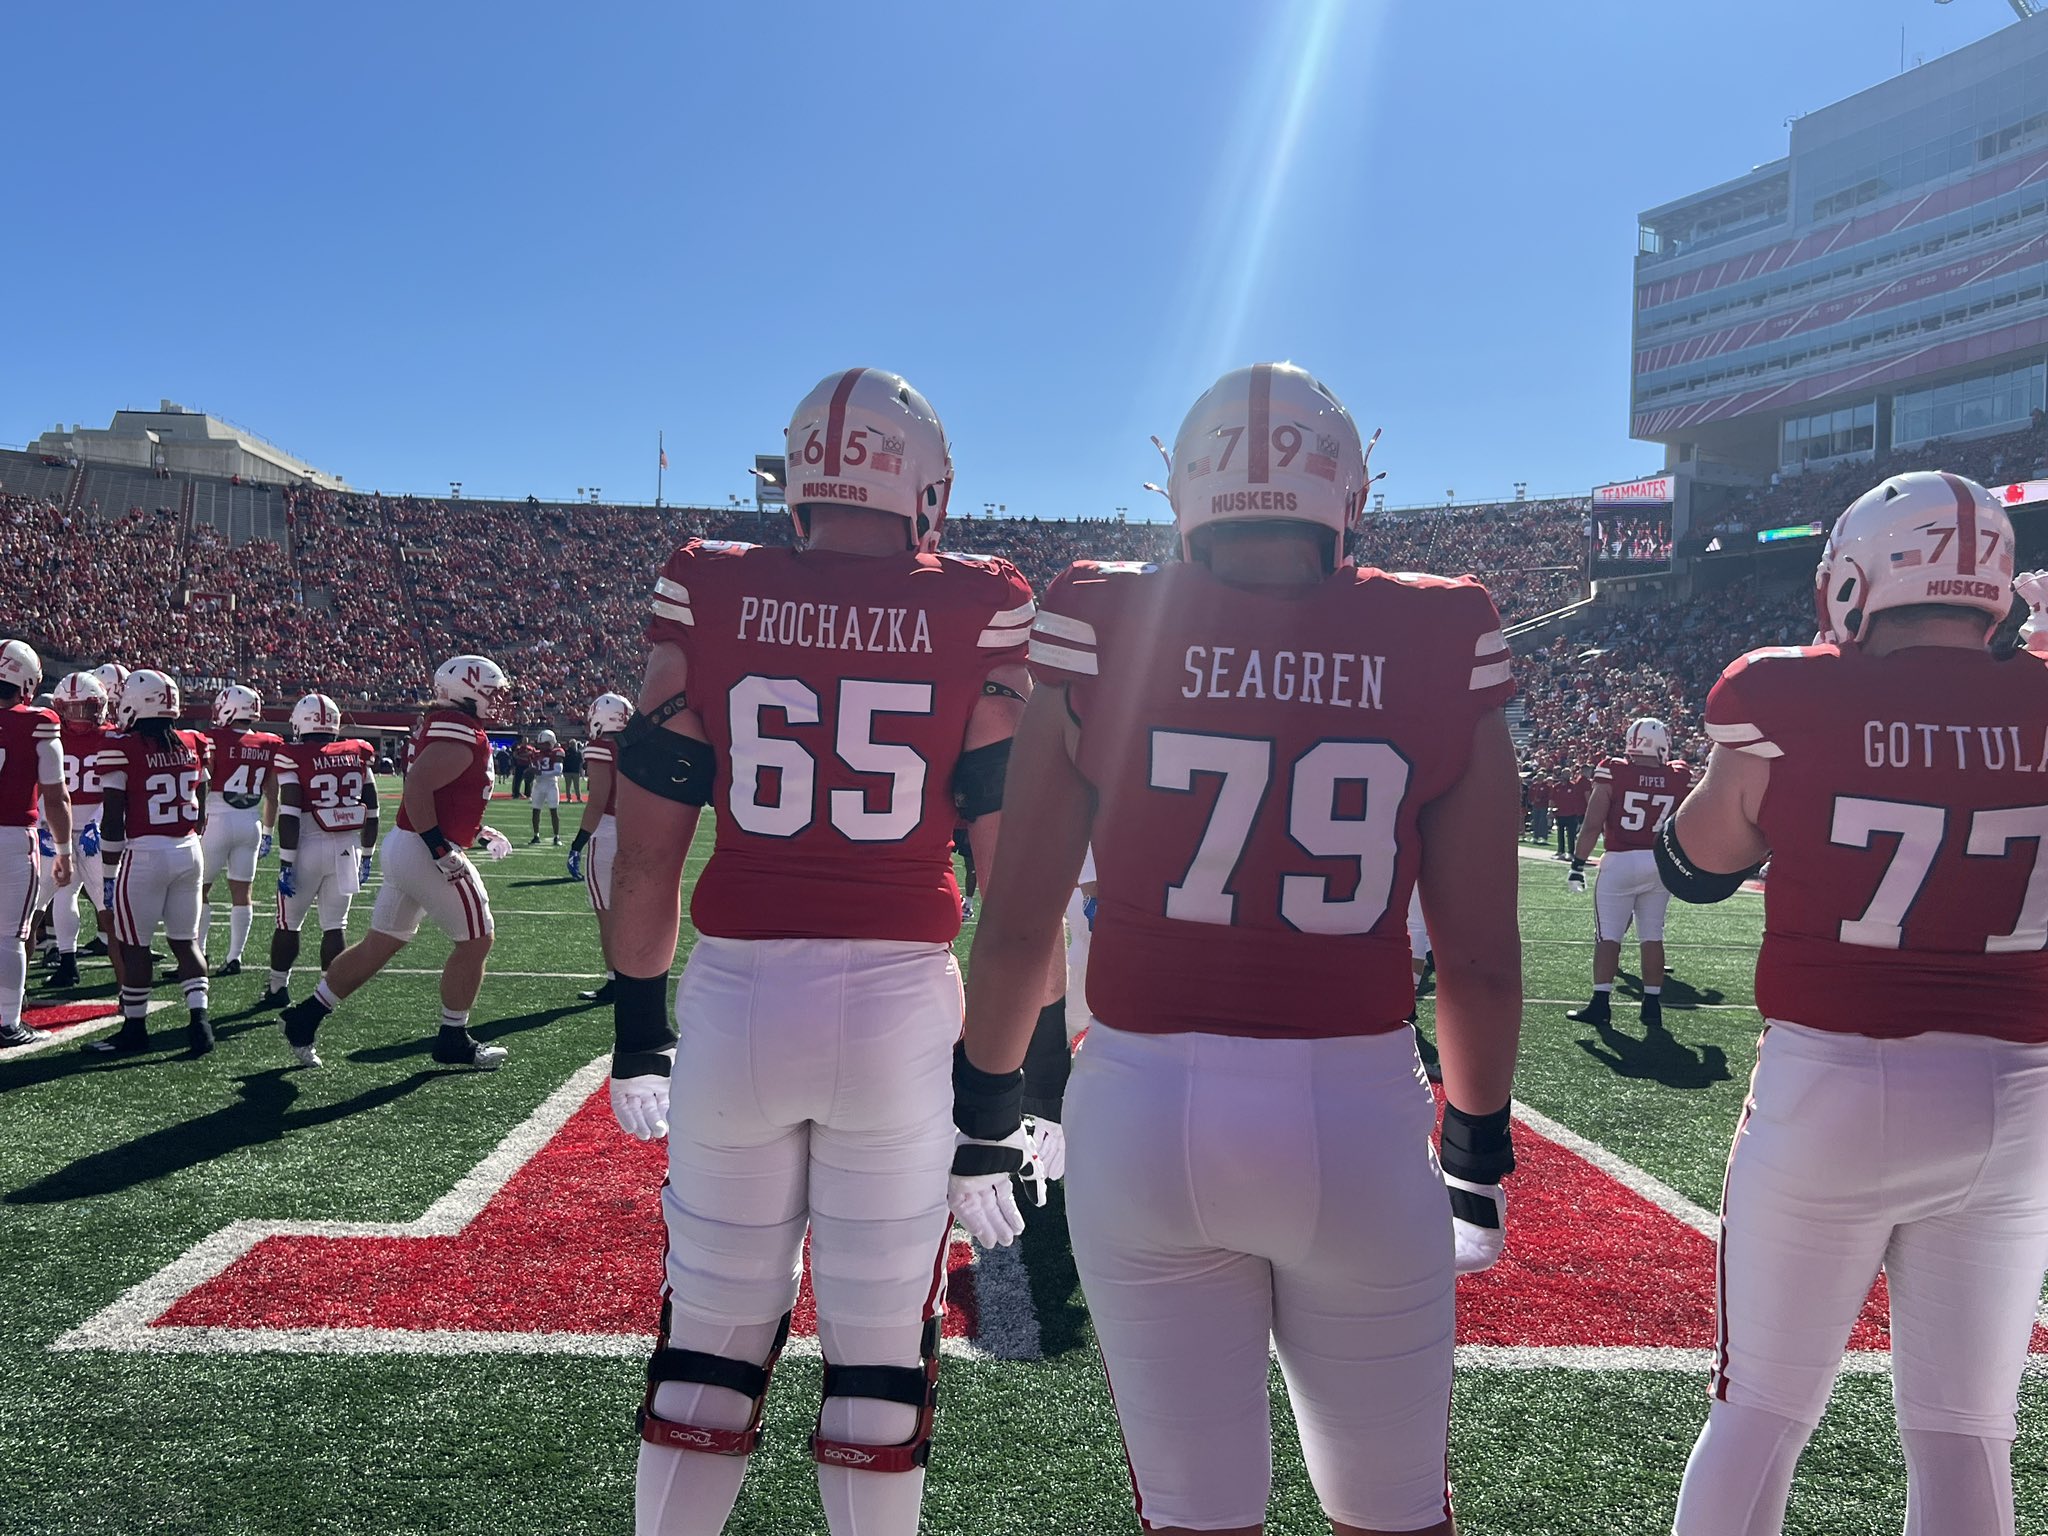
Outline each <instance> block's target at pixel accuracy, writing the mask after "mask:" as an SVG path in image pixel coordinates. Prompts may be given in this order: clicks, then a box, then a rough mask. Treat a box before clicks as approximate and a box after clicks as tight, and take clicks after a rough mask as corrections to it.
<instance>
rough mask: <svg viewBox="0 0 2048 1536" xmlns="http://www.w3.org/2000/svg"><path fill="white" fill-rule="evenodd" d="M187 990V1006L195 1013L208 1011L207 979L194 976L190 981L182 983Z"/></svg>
mask: <svg viewBox="0 0 2048 1536" xmlns="http://www.w3.org/2000/svg"><path fill="white" fill-rule="evenodd" d="M180 985H182V986H183V987H184V989H185V1006H186V1007H187V1008H189V1009H191V1010H192V1011H193V1012H194V1013H204V1012H205V1011H206V978H205V977H204V976H194V977H193V978H192V979H191V980H190V981H186V982H182V983H180Z"/></svg>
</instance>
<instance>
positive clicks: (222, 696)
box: [213, 683, 263, 725]
mask: <svg viewBox="0 0 2048 1536" xmlns="http://www.w3.org/2000/svg"><path fill="white" fill-rule="evenodd" d="M262 718H263V695H262V694H260V693H258V692H257V691H256V690H255V689H254V688H244V687H243V686H242V685H241V684H240V683H229V684H228V685H227V687H225V688H223V689H221V691H220V692H219V693H216V694H215V695H214V696H213V723H214V724H215V725H253V724H255V723H256V722H257V721H258V720H261V719H262Z"/></svg>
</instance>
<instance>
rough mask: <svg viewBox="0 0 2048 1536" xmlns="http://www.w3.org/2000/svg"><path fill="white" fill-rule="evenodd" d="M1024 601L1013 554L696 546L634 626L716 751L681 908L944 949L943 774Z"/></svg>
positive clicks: (948, 828) (780, 927)
mask: <svg viewBox="0 0 2048 1536" xmlns="http://www.w3.org/2000/svg"><path fill="white" fill-rule="evenodd" d="M1034 613H1035V609H1034V608H1033V606H1032V602H1031V590H1030V588H1029V587H1028V586H1027V585H1025V583H1024V579H1023V578H1022V577H1021V576H1019V575H1018V574H1017V572H1016V571H1015V569H1014V568H1013V567H1011V566H1010V564H1009V563H1008V562H1007V561H1003V560H994V559H979V558H963V557H959V556H952V555H930V554H911V553H908V552H906V553H904V554H901V555H872V556H871V555H849V554H839V553H834V552H829V551H822V550H795V549H786V548H780V547H770V546H763V545H743V544H722V543H691V544H687V545H685V546H684V547H683V548H681V549H679V550H677V551H676V552H675V554H674V555H672V556H671V557H670V558H669V561H668V563H667V565H666V566H664V567H663V570H662V575H661V578H660V581H659V583H658V584H657V587H656V593H655V598H654V617H653V621H652V623H651V624H650V625H649V628H648V639H649V640H650V641H652V642H659V641H667V642H670V643H673V644H675V645H677V646H679V647H680V648H681V649H682V651H683V654H684V657H685V658H686V661H687V665H688V668H689V697H690V701H691V704H692V707H693V708H694V709H695V710H696V712H697V715H698V717H699V718H700V719H701V720H702V721H703V723H704V728H705V731H706V733H707V734H708V735H709V736H710V738H711V742H712V745H713V746H714V748H715V749H716V750H717V754H718V760H719V774H718V779H717V785H716V790H715V794H714V799H713V807H714V810H715V813H716V817H717V828H716V837H715V841H714V843H713V851H712V856H711V862H710V864H709V865H708V866H707V867H706V869H705V871H704V873H703V875H702V876H701V877H700V878H699V880H698V882H697V887H696V891H695V893H694V895H693V896H692V898H691V904H690V915H691V920H692V922H693V923H694V924H695V926H696V927H697V929H698V930H699V931H700V932H702V933H707V934H712V935H715V936H717V937H722V938H734V939H779V938H844V939H899V940H915V941H932V942H939V943H943V942H946V941H949V940H950V939H952V938H953V936H954V935H955V934H956V933H958V932H959V927H960V901H959V892H958V888H957V887H956V885H955V884H954V880H953V868H952V860H951V856H950V849H951V845H952V832H953V827H954V825H955V823H956V821H957V817H956V816H955V814H954V806H953V768H954V764H955V762H956V761H957V759H958V758H959V755H960V748H961V744H962V741H963V739H964V738H965V736H966V732H967V720H968V717H969V715H971V714H972V713H973V710H974V708H975V705H976V704H977V703H978V702H979V701H980V699H981V697H982V684H983V682H984V681H985V680H986V678H987V676H988V674H989V672H990V671H991V670H992V669H993V668H995V667H996V666H998V665H1000V664H1002V663H1004V662H1020V661H1022V660H1023V655H1024V646H1025V643H1026V640H1027V638H1028V636H1029V633H1030V623H1031V619H1032V617H1033V615H1034Z"/></svg>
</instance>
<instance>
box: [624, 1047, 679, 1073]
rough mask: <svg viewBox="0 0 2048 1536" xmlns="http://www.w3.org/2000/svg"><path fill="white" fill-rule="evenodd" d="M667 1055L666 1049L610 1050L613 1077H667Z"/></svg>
mask: <svg viewBox="0 0 2048 1536" xmlns="http://www.w3.org/2000/svg"><path fill="white" fill-rule="evenodd" d="M668 1075H669V1055H668V1052H667V1051H614V1052H612V1076H613V1077H667V1076H668Z"/></svg>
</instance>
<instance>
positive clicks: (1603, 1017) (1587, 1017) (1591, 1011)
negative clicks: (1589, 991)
mask: <svg viewBox="0 0 2048 1536" xmlns="http://www.w3.org/2000/svg"><path fill="white" fill-rule="evenodd" d="M1612 1016H1613V1010H1612V1005H1611V1004H1609V1002H1608V1001H1607V994H1606V993H1605V992H1595V993H1594V994H1593V1001H1591V1002H1590V1003H1588V1004H1586V1006H1585V1007H1583V1008H1573V1009H1571V1010H1569V1011H1568V1012H1567V1013H1566V1014H1565V1017H1566V1018H1568V1019H1570V1020H1571V1021H1572V1022H1573V1023H1574V1024H1595V1025H1598V1024H1605V1023H1607V1022H1608V1021H1609V1019H1611V1018H1612Z"/></svg>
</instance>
